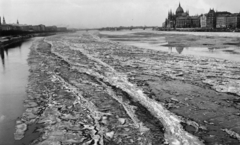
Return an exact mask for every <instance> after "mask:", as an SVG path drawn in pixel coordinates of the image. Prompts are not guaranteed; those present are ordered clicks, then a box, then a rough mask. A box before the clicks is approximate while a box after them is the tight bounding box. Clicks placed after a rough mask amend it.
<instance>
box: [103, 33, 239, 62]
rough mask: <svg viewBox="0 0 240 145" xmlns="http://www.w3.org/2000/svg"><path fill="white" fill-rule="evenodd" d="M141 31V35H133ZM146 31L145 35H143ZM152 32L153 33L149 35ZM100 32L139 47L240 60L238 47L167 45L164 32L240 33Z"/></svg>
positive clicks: (113, 39) (210, 34) (232, 35)
mask: <svg viewBox="0 0 240 145" xmlns="http://www.w3.org/2000/svg"><path fill="white" fill-rule="evenodd" d="M138 32H141V33H142V34H143V35H142V36H141V37H139V35H135V33H138ZM144 33H146V34H147V35H146V37H144ZM149 33H152V34H154V35H149ZM100 34H103V35H102V36H103V37H105V35H106V36H107V37H105V38H108V39H109V40H112V41H117V42H120V43H123V44H125V45H132V46H136V47H140V48H146V49H154V50H158V51H165V52H169V53H176V54H181V55H192V56H200V57H210V58H218V59H225V60H230V61H240V48H239V47H236V46H235V47H227V48H218V49H215V48H210V47H182V46H176V47H167V46H164V45H167V44H168V42H167V40H166V39H165V37H164V36H161V34H162V35H165V34H191V35H197V36H212V37H214V36H216V37H235V38H236V37H240V33H220V32H214V33H213V32H162V31H117V32H116V31H113V32H109V31H101V32H100Z"/></svg>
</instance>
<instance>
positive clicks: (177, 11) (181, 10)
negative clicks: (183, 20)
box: [176, 3, 184, 14]
mask: <svg viewBox="0 0 240 145" xmlns="http://www.w3.org/2000/svg"><path fill="white" fill-rule="evenodd" d="M182 13H184V11H183V8H182V7H181V5H180V3H179V6H178V8H177V10H176V14H182Z"/></svg>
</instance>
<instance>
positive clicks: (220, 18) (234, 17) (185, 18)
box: [162, 3, 240, 29]
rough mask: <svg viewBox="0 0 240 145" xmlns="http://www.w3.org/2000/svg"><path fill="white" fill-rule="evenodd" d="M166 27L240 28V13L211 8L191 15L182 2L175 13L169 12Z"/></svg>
mask: <svg viewBox="0 0 240 145" xmlns="http://www.w3.org/2000/svg"><path fill="white" fill-rule="evenodd" d="M162 27H164V28H210V29H215V28H240V13H233V14H232V13H230V12H226V11H222V12H217V11H215V10H214V9H210V10H209V12H208V13H207V14H202V15H196V16H190V15H189V11H186V12H184V10H183V8H182V7H181V4H180V3H179V6H178V8H177V10H176V13H175V14H174V13H173V12H172V10H170V11H169V12H168V17H167V18H166V20H165V22H164V23H163V24H162Z"/></svg>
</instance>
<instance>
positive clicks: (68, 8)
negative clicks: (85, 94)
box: [0, 0, 240, 28]
mask: <svg viewBox="0 0 240 145" xmlns="http://www.w3.org/2000/svg"><path fill="white" fill-rule="evenodd" d="M179 2H180V3H181V5H182V7H183V9H184V10H189V13H190V15H196V14H202V13H207V12H208V11H209V9H210V8H214V9H215V10H218V11H229V12H232V13H238V12H240V9H239V8H238V6H239V4H240V1H239V0H229V1H227V2H226V1H225V0H211V1H207V0H195V1H193V0H181V1H179V0H171V1H169V0H0V4H1V6H0V16H1V18H2V16H4V17H5V20H6V22H7V23H16V21H17V20H19V22H20V24H30V25H36V24H44V25H57V26H67V27H74V28H99V27H114V26H144V25H146V26H161V25H162V23H163V22H164V20H165V18H166V17H167V14H168V11H169V10H170V9H172V11H173V12H175V11H176V9H177V7H178V5H179Z"/></svg>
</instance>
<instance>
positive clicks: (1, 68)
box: [0, 38, 38, 145]
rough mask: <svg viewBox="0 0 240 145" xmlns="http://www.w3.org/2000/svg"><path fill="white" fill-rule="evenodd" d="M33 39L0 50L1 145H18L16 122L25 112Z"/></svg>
mask: <svg viewBox="0 0 240 145" xmlns="http://www.w3.org/2000/svg"><path fill="white" fill-rule="evenodd" d="M35 39H38V38H33V39H29V40H26V41H24V42H21V43H19V44H16V45H14V46H10V47H8V48H0V49H1V51H0V54H1V59H0V145H13V144H14V145H16V144H19V143H18V142H16V141H14V132H15V122H16V119H17V118H18V117H19V116H21V115H22V113H23V111H24V107H23V100H24V99H25V98H26V95H27V94H26V85H27V82H28V75H29V72H28V69H29V67H28V63H27V58H28V54H29V52H30V49H29V48H30V47H31V45H32V42H33V41H34V40H35Z"/></svg>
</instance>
